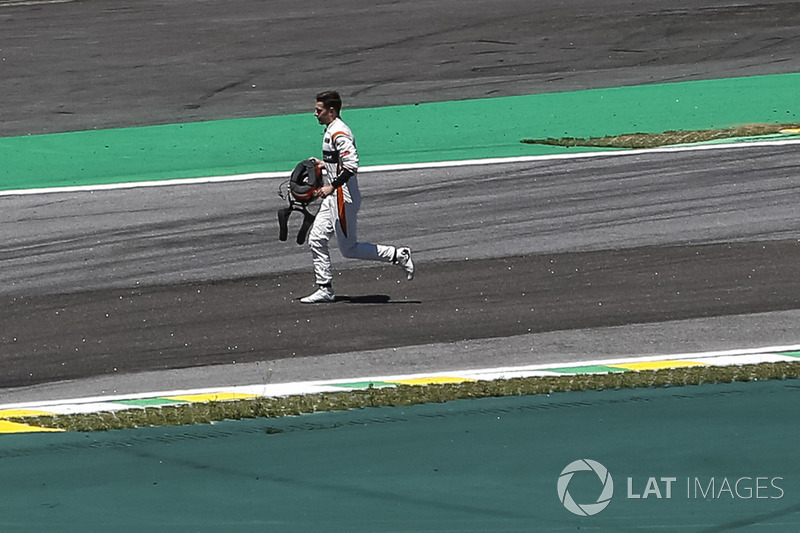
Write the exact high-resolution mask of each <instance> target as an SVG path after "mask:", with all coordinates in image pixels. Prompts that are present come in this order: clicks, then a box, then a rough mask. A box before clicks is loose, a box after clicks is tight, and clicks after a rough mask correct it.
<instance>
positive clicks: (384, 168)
mask: <svg viewBox="0 0 800 533" xmlns="http://www.w3.org/2000/svg"><path fill="white" fill-rule="evenodd" d="M792 144H800V139H785V140H777V141H755V142H738V143H727V144H698V145H677V146H666V147H661V148H646V149H636V150H608V151H600V152H581V153H577V154H550V155H531V156H518V157H495V158H485V159H464V160H460V161H432V162H424V163H404V164H397V165H373V166H366V167H361V168H360V169H359V172H361V173H366V172H388V171H400V170H419V169H428V168H454V167H467V166H477V165H506V164H513V163H534V162H537V161H554V160H564V159H586V158H594V157H620V156H631V155H642V154H659V153H673V152H695V151H702V150H728V149H734V148H751V147H763V146H786V145H792ZM290 174H291V172H290V171H287V172H255V173H250V174H234V175H230V176H207V177H201V178H177V179H167V180H154V181H140V182H126V183H109V184H104V185H80V186H73V187H45V188H36V189H16V190H10V191H0V196H23V195H36V194H50V193H70V192H92V191H109V190H117V189H135V188H140V187H164V186H170V185H198V184H203V183H227V182H233V181H247V180H257V179H272V178H283V179H287V178H288V177H289V175H290Z"/></svg>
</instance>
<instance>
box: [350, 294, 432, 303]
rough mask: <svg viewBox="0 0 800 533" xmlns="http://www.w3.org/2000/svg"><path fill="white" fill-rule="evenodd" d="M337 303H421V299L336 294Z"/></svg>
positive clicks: (379, 295)
mask: <svg viewBox="0 0 800 533" xmlns="http://www.w3.org/2000/svg"><path fill="white" fill-rule="evenodd" d="M335 302H336V303H339V302H344V303H348V304H421V303H422V302H421V301H419V300H392V299H391V297H389V296H388V295H386V294H368V295H364V296H339V295H337V296H336V300H335Z"/></svg>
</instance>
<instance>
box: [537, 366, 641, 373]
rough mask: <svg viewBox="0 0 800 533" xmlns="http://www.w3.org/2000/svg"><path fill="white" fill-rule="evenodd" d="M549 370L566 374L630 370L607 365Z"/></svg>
mask: <svg viewBox="0 0 800 533" xmlns="http://www.w3.org/2000/svg"><path fill="white" fill-rule="evenodd" d="M546 370H547V371H548V372H559V373H564V374H599V373H602V372H630V371H629V370H628V369H627V368H616V367H613V366H605V365H589V366H573V367H568V368H548V369H546Z"/></svg>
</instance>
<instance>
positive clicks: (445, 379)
mask: <svg viewBox="0 0 800 533" xmlns="http://www.w3.org/2000/svg"><path fill="white" fill-rule="evenodd" d="M467 381H477V380H474V379H469V378H455V377H438V378H415V379H398V380H392V381H391V383H399V384H401V385H435V384H440V383H464V382H467Z"/></svg>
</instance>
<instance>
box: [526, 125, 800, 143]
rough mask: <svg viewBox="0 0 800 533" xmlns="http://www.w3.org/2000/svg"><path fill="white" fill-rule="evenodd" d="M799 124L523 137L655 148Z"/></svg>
mask: <svg viewBox="0 0 800 533" xmlns="http://www.w3.org/2000/svg"><path fill="white" fill-rule="evenodd" d="M798 129H800V124H745V125H743V126H736V127H733V128H724V129H713V130H696V131H665V132H663V133H629V134H624V135H612V136H606V137H590V138H589V139H580V138H575V137H563V138H561V139H553V138H548V139H523V140H522V142H523V143H526V144H546V145H550V146H589V147H595V148H657V147H659V146H669V145H675V144H689V143H700V142H708V141H717V140H721V139H732V138H736V137H759V136H762V135H774V134H777V133H782V132H784V131H787V132H796V131H797V130H798Z"/></svg>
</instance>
